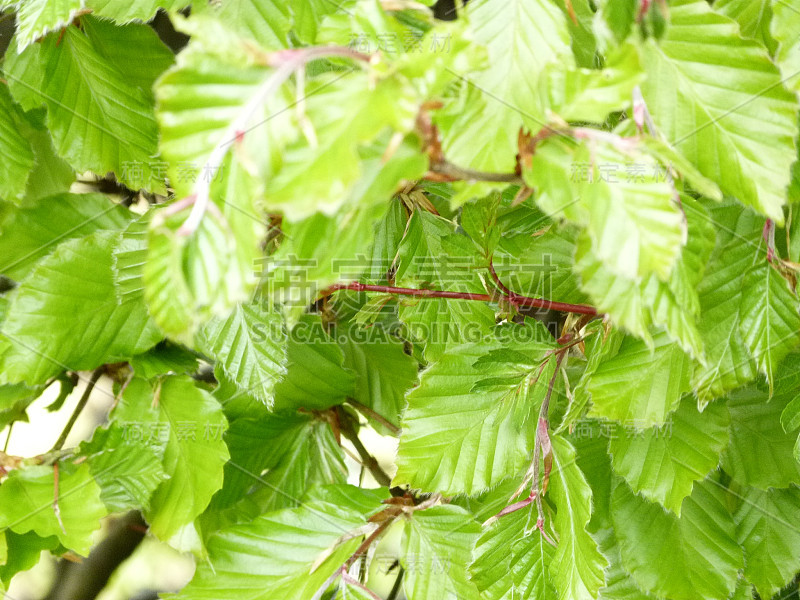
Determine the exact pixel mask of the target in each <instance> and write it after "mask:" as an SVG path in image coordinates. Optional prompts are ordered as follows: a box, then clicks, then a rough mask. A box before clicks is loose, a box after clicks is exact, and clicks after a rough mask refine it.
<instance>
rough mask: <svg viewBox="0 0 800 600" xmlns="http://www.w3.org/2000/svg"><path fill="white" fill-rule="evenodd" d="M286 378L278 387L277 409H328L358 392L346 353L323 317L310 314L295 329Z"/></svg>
mask: <svg viewBox="0 0 800 600" xmlns="http://www.w3.org/2000/svg"><path fill="white" fill-rule="evenodd" d="M287 358H288V370H287V373H286V377H285V378H284V379H283V380H282V381H281V382H279V383H278V385H277V386H276V387H275V409H276V410H277V409H282V408H291V409H297V408H300V407H305V408H314V409H318V410H324V409H326V408H329V407H331V406H334V405H335V404H341V403H342V402H344V400H345V398H347V397H348V396H352V395H353V393H354V391H355V377H354V375H353V373H352V372H350V370H349V369H347V368H345V366H344V354H343V352H342V349H341V348H340V347H339V346H338V345H337V343H336V340H335V339H334V338H333V337H331V335H330V334H329V333H328V332H327V331H326V330H325V328H324V326H323V325H322V322H321V320H320V319H319V318H317V317H315V316H312V315H308V316H306V317H305V318H303V319H302V320H301V321H300V322H299V323H298V324H297V325H295V326H294V328H293V329H292V332H291V334H290V335H289V343H288V346H287Z"/></svg>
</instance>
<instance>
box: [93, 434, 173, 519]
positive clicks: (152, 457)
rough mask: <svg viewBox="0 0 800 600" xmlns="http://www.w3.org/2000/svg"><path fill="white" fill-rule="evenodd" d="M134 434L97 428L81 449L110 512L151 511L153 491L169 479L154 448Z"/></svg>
mask: <svg viewBox="0 0 800 600" xmlns="http://www.w3.org/2000/svg"><path fill="white" fill-rule="evenodd" d="M131 433H132V431H129V430H128V429H124V428H121V427H116V426H112V427H109V428H107V429H96V430H95V432H94V435H93V436H92V439H91V440H90V441H89V442H85V443H83V444H81V447H80V454H81V455H83V456H86V457H87V462H88V464H89V470H90V472H91V474H92V477H94V478H95V481H96V482H97V485H99V486H100V498H101V499H102V500H103V503H104V504H105V505H106V507H107V508H108V510H109V512H122V511H125V510H130V509H139V510H142V509H144V510H147V509H148V508H149V507H150V497H151V496H152V494H153V492H154V491H155V489H156V488H157V487H158V485H159V484H160V483H161V482H162V481H164V480H165V479H167V474H166V473H165V472H164V468H163V467H162V465H161V461H160V460H159V458H158V456H156V454H155V452H153V449H152V448H150V447H149V446H147V445H144V444H143V443H142V441H143V440H141V439H137V438H136V436H135V435H131Z"/></svg>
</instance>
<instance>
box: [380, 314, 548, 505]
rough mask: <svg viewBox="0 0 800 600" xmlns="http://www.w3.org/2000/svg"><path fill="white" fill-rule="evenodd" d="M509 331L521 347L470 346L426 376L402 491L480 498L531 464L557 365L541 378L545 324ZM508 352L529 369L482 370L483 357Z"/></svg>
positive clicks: (406, 437) (495, 365)
mask: <svg viewBox="0 0 800 600" xmlns="http://www.w3.org/2000/svg"><path fill="white" fill-rule="evenodd" d="M523 328H524V329H523ZM507 332H508V335H509V341H510V340H513V343H509V342H506V343H505V344H504V343H502V342H501V341H500V342H498V341H486V342H482V343H475V344H465V345H463V346H459V347H457V348H455V349H453V350H452V351H451V352H448V353H447V354H445V355H444V356H442V358H441V359H440V360H439V361H438V362H436V363H433V364H432V365H431V366H430V367H429V368H428V369H427V370H426V371H424V372H423V373H422V378H421V381H420V385H419V386H418V387H417V388H415V389H413V390H412V391H411V392H410V393H409V395H408V407H407V408H406V411H405V413H404V415H403V431H402V434H401V436H400V448H399V450H398V455H397V474H396V475H395V478H394V482H395V484H396V485H397V484H403V483H408V484H409V485H410V486H411V487H412V488H420V489H422V490H424V491H434V490H435V491H440V492H442V493H445V494H448V495H450V494H457V493H466V494H475V493H477V492H480V491H482V490H485V489H486V488H488V487H491V486H493V485H495V484H496V483H498V482H499V481H500V480H501V479H503V478H504V477H506V476H508V475H509V474H512V473H517V472H519V471H520V470H522V468H523V467H524V466H526V465H527V464H528V462H529V460H530V455H531V453H532V451H533V438H534V435H535V423H536V421H537V413H538V410H539V405H540V403H541V400H542V398H543V397H544V394H545V393H546V389H547V382H548V380H549V378H550V376H551V374H552V368H553V367H552V361H549V363H548V366H547V367H546V368H545V369H544V370H543V371H542V372H541V373H540V374H539V364H540V361H544V360H545V353H546V352H547V351H548V350H550V349H551V343H550V342H549V341H547V338H548V337H549V334H548V333H547V332H546V331H545V329H544V327H543V326H542V325H541V324H539V323H536V324H529V325H515V326H509V328H508V329H507ZM515 334H518V335H515ZM505 348H513V349H514V350H515V351H517V352H519V353H521V354H522V355H523V356H524V357H525V359H526V363H527V364H514V363H511V362H502V361H498V362H489V363H488V364H484V366H481V363H480V362H479V361H481V359H482V357H485V356H487V355H489V356H490V357H491V356H492V355H491V354H490V353H491V352H493V351H499V352H502V351H503V350H504V349H505ZM484 360H485V359H484ZM537 374H538V379H537ZM487 378H488V379H487ZM534 382H535V383H534ZM476 388H477V389H476Z"/></svg>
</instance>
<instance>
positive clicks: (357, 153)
mask: <svg viewBox="0 0 800 600" xmlns="http://www.w3.org/2000/svg"><path fill="white" fill-rule="evenodd" d="M373 79H374V77H373ZM305 94H306V96H305V99H304V104H305V118H306V119H307V120H308V122H309V123H310V125H309V126H308V128H310V129H311V130H312V132H313V137H311V139H310V140H309V139H307V138H308V137H309V134H308V133H307V134H306V137H303V138H300V139H297V140H296V141H294V142H291V143H289V144H288V145H287V147H286V149H285V151H284V152H283V153H282V155H281V157H280V158H281V165H280V170H279V171H278V172H277V174H276V175H275V177H273V178H271V179H270V180H268V181H267V190H266V203H267V206H268V207H269V208H270V209H275V210H280V211H282V212H283V213H284V214H285V215H286V217H287V218H288V219H289V220H300V219H304V218H306V217H308V216H310V215H311V214H313V213H315V212H322V213H324V214H326V215H332V214H334V213H335V212H336V211H337V210H339V209H340V208H341V207H342V206H344V205H345V204H346V203H348V202H352V199H351V198H352V196H353V195H355V196H356V197H359V195H360V194H359V191H360V190H359V189H358V188H359V187H363V186H364V183H366V184H367V185H369V184H370V183H372V180H373V179H375V178H377V177H381V175H382V174H381V170H382V164H381V163H382V162H385V161H386V158H384V159H383V160H382V161H381V160H371V161H366V160H364V159H363V154H362V148H364V147H365V146H367V145H369V144H370V143H372V142H374V141H375V140H376V139H378V138H379V136H380V134H382V133H384V134H385V133H386V132H387V131H389V132H397V133H398V134H400V133H407V132H409V131H410V130H411V129H412V127H413V123H414V116H415V111H416V105H417V103H418V99H417V98H416V94H415V91H414V89H413V88H412V87H411V86H409V85H408V84H407V83H406V82H404V81H402V80H399V78H385V79H379V80H378V81H375V82H373V83H370V75H369V74H368V73H365V72H362V71H354V72H351V73H346V74H342V73H331V74H326V75H321V76H319V77H316V78H314V79H311V80H310V81H309V82H308V83H307V87H306V91H305ZM387 141H388V140H387ZM383 151H384V152H385V148H384V150H383ZM370 158H373V157H370ZM401 164H402V163H401ZM389 171H390V173H389V175H392V173H391V169H389ZM309 172H313V173H314V177H308V173H309ZM420 174H422V173H420ZM383 176H384V177H385V176H386V175H385V174H384V175H383ZM407 176H408V175H406V174H401V173H398V174H396V175H395V176H394V182H393V184H392V188H394V185H395V184H396V183H398V182H399V180H400V179H401V178H402V177H407ZM384 187H385V185H384ZM393 191H394V189H391V191H390V193H391V192H393ZM389 195H390V194H386V198H387V199H388V196H389ZM380 199H381V198H380V196H373V195H371V194H367V195H365V196H363V197H362V198H361V201H362V203H373V202H377V201H378V200H380Z"/></svg>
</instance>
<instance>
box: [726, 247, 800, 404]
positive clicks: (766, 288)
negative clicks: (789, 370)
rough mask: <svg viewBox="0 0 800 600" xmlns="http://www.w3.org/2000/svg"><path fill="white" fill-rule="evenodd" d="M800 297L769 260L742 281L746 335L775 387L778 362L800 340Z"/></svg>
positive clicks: (759, 367)
mask: <svg viewBox="0 0 800 600" xmlns="http://www.w3.org/2000/svg"><path fill="white" fill-rule="evenodd" d="M798 306H800V304H798V300H797V296H796V295H795V293H794V291H793V290H792V289H791V287H790V286H789V282H788V281H786V279H784V278H783V277H782V276H781V275H780V273H778V271H777V270H776V269H774V268H773V267H772V265H770V264H769V263H766V262H765V263H764V264H762V265H760V266H757V267H753V268H752V269H750V270H749V271H748V272H747V275H746V276H745V278H744V281H743V283H742V308H741V313H742V319H741V321H740V323H739V326H740V327H741V330H742V338H743V340H744V343H745V344H746V345H747V347H748V348H749V350H750V352H751V353H752V355H753V358H754V359H755V361H756V365H757V366H758V370H759V371H761V372H762V373H763V374H764V375H766V376H767V380H768V381H769V385H770V389H772V386H773V382H774V378H775V370H776V369H777V367H778V364H779V363H780V362H781V361H782V360H783V358H784V357H785V356H786V355H787V354H788V353H789V351H790V350H792V349H793V348H795V347H796V346H797V344H798V341H800V313H798Z"/></svg>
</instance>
